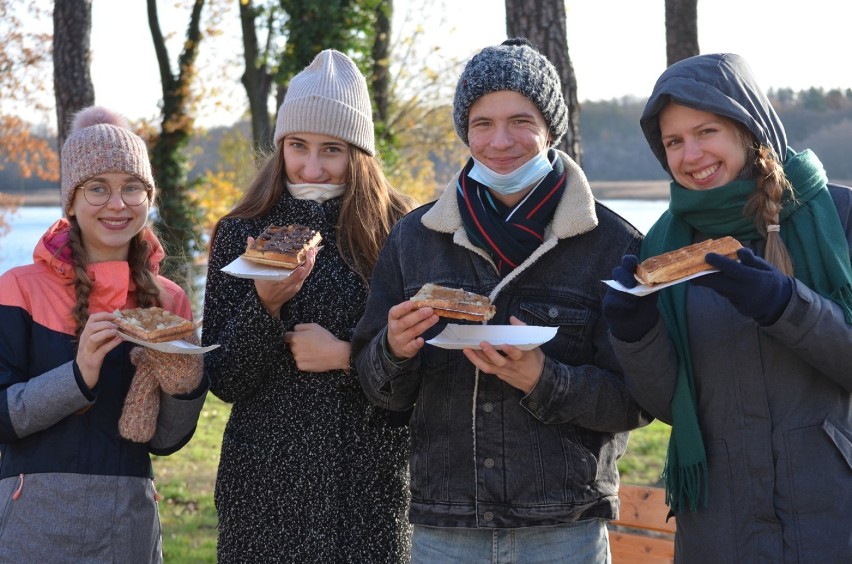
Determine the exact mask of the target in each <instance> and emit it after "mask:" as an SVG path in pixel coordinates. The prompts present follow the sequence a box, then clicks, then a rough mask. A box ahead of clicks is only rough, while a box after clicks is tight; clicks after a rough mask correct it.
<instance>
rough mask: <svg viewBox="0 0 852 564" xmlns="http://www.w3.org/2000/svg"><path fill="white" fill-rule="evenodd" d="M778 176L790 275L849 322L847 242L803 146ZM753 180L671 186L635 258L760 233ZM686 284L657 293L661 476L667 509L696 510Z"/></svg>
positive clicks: (703, 479)
mask: <svg viewBox="0 0 852 564" xmlns="http://www.w3.org/2000/svg"><path fill="white" fill-rule="evenodd" d="M787 154H788V157H787V162H786V163H785V164H784V173H785V174H786V176H787V178H788V179H789V180H790V183H791V184H792V185H793V191H794V193H795V196H794V198H795V199H793V196H791V195H789V194H788V195H787V196H785V199H784V202H783V203H784V207H783V211H782V213H781V222H780V223H781V238H782V240H783V241H784V244H785V245H786V246H787V250H788V251H789V253H790V257H791V259H792V262H793V269H794V275H795V277H796V278H797V279H799V280H801V281H802V282H804V283H805V284H806V285H807V286H808V287H809V288H812V289H813V290H814V291H816V292H817V293H818V294H820V295H821V296H824V297H826V298H828V299H830V300H832V301H834V302H836V303H837V304H838V305H839V306H840V307H841V308H842V309H843V312H844V314H845V316H846V321H847V323H850V324H852V266H850V263H849V246H848V243H847V241H846V235H845V233H844V232H843V227H842V226H841V224H840V218H839V216H838V213H837V208H836V207H835V205H834V201H833V200H832V199H831V195H830V194H829V192H828V188H827V186H826V184H827V182H828V179H827V177H826V174H825V171H824V170H823V167H822V164H821V163H820V162H819V160H818V159H817V157H816V156H815V155H814V154H813V153H812V152H811V151H809V150H806V151H803V152H801V153H796V152H794V151H792V150H790V149H788V150H787ZM754 190H755V182H754V180H738V181H734V182H731V183H730V184H726V185H725V186H721V187H719V188H714V189H712V190H687V189H686V188H683V187H682V186H680V185H679V184H677V183H675V182H672V183H671V202H670V204H669V209H668V210H667V211H666V212H664V213H663V215H662V216H661V217H660V219H659V220H658V221H657V222H656V223H655V224H654V226H653V227H652V228H651V229H650V230H649V231H648V235H647V236H646V237H645V240H644V242H643V243H642V258H646V257H649V256H654V255H657V254H660V253H663V252H666V251H671V250H673V249H677V248H680V247H683V246H685V245H689V244H690V243H692V242H694V234H695V233H696V232H699V233H703V234H704V235H707V236H710V237H713V238H716V237H722V236H724V235H731V236H733V237H734V238H736V239H738V240H740V241H753V240H756V239H759V238H761V237H762V236H761V235H760V233H759V232H758V231H757V229H756V228H755V226H754V221H753V218H751V217H745V216H744V215H743V207H744V206H745V203H746V200H747V199H748V197H749V196H750V195H751V194H752V193H753V192H754ZM687 288H688V284H676V285H674V286H671V287H669V288H666V289H664V290H662V291H661V292H660V297H659V301H658V307H659V308H660V312H661V314H662V317H663V319H664V321H665V324H666V328H667V329H668V333H669V335H670V336H671V339H672V341H673V342H674V345H675V348H676V350H677V353H678V356H679V365H678V374H677V382H676V385H675V392H674V396H673V397H672V432H671V438H670V440H669V448H668V454H667V456H666V462H665V468H664V470H663V478H664V480H665V483H666V502H667V503H668V505H669V507H671V509H672V510H673V511H675V512H677V511H679V510H681V509H689V510H690V511H696V510H697V509H698V507H699V505H703V506H706V505H707V503H708V499H709V485H708V483H707V455H706V453H705V451H704V442H703V440H702V437H701V429H700V427H699V423H698V414H697V407H696V406H697V401H696V394H695V382H694V379H693V370H692V358H691V355H690V351H689V336H688V334H687V318H686V292H687Z"/></svg>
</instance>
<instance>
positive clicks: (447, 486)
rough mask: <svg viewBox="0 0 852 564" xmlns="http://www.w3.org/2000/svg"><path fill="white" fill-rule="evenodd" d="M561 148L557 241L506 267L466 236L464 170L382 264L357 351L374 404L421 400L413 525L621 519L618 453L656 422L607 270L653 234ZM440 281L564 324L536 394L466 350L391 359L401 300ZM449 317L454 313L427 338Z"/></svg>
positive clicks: (395, 406) (533, 321)
mask: <svg viewBox="0 0 852 564" xmlns="http://www.w3.org/2000/svg"><path fill="white" fill-rule="evenodd" d="M561 158H562V159H563V161H564V162H565V165H566V170H567V173H568V179H567V189H566V191H565V194H564V196H563V197H562V200H561V201H560V203H559V205H558V207H557V209H556V211H555V213H554V217H553V219H552V221H551V223H550V225H548V228H547V230H546V233H545V240H544V242H543V243H542V245H541V246H540V247H539V248H538V249H537V250H536V251H534V252H533V254H532V255H531V256H530V257H529V258H528V259H527V260H526V261H525V262H524V263H523V264H521V265H520V266H519V267H518V268H516V269H515V270H514V271H513V272H511V273H510V274H508V275H507V276H505V277H504V278H502V279H501V277H500V276H499V274H498V273H497V270H496V268H495V266H494V263H493V262H492V261H491V259H490V257H489V256H488V255H487V253H486V252H485V251H484V250H482V249H480V248H478V247H476V246H474V245H473V244H472V243H471V242H470V241H469V239H468V238H467V234H466V233H465V230H464V226H463V225H462V222H461V217H460V215H459V210H458V205H457V203H456V194H455V190H456V180H455V179H454V180H453V181H452V182H451V183H450V184H449V186H448V187H447V189H446V190H445V191H444V194H443V195H442V196H441V197H440V198H439V200H437V201H436V202H434V203H432V204H429V205H426V206H423V207H421V208H419V209H417V210H415V211H413V212H411V213H410V214H409V215H408V216H406V217H405V218H404V219H403V220H402V221H400V222H399V223H398V224H397V225H396V226H395V227H394V229H393V232H392V233H391V235H390V237H389V238H388V240H387V242H386V243H385V247H384V249H383V250H382V253H381V256H380V258H379V261H378V264H377V265H376V268H375V270H374V272H373V278H372V281H371V290H370V297H369V299H368V302H367V308H366V312H365V315H364V316H363V318H362V319H361V322H360V323H359V324H358V327H357V328H356V332H355V337H354V339H353V356H354V357H355V360H356V362H357V366H358V372H359V374H360V378H361V384H362V386H363V387H364V389H365V392H366V394H367V396H368V397H369V398H370V399H371V401H373V402H374V403H375V404H376V405H378V406H380V407H384V408H387V409H391V410H397V411H403V410H407V409H411V408H412V407H413V412H412V415H411V419H410V422H409V425H410V427H411V438H412V452H411V460H410V472H411V493H412V500H411V508H410V513H409V518H410V520H411V522H412V523H415V524H421V525H429V526H438V527H485V528H514V527H529V526H546V525H556V524H560V523H568V522H573V521H576V520H578V519H585V518H595V517H598V518H605V519H610V518H614V517H616V516H617V513H618V500H617V490H618V471H617V469H616V461H617V459H618V458H619V457H620V456H621V455H622V454H623V453H624V450H625V448H626V445H627V432H628V431H629V430H630V429H633V428H636V427H639V426H641V425H644V424H646V423H648V421H649V419H647V418H646V416H645V415H644V412H642V411H641V410H640V408H639V407H638V405H637V404H636V403H635V402H634V401H633V400H632V399H631V397H630V396H629V395H628V393H627V389H626V387H625V383H624V379H623V377H622V371H621V369H620V367H619V364H618V362H617V360H616V358H615V356H614V353H613V350H612V348H611V345H610V343H609V339H608V334H607V330H606V326H605V322H604V320H603V318H602V316H601V313H600V308H601V300H602V296H603V293H604V285H603V284H602V283H601V280H602V279H607V278H609V277H610V273H611V271H612V268H613V266H614V265H616V264H618V263H619V261H620V260H621V257H622V256H623V255H624V254H627V253H634V254H635V253H636V252H637V251H638V249H639V245H640V240H641V235H640V234H639V232H638V231H637V230H636V229H635V228H633V226H631V225H630V224H629V223H627V222H626V221H625V220H624V219H623V218H621V217H620V216H618V215H617V214H615V213H614V212H613V211H611V210H610V209H608V208H607V207H606V206H603V205H602V204H600V203H598V202H596V201H595V200H594V198H593V197H592V194H591V190H590V189H589V185H588V182H587V181H586V178H585V176H584V175H583V173H582V171H580V169H579V167H578V166H577V165H576V164H575V163H574V162H573V161H572V160H570V159H569V158H568V157H567V155H564V154H561ZM427 282H432V283H435V284H440V285H444V286H450V287H455V288H464V289H465V290H468V291H471V292H476V293H479V294H484V295H488V296H489V297H490V298H491V300H492V302H493V303H494V305H495V306H496V309H497V313H496V315H495V317H494V318H493V319H492V320H491V321H490V323H491V324H494V325H506V324H509V317H510V316H512V315H514V316H516V317H518V318H519V319H521V320H522V321H524V322H525V323H527V324H529V325H539V326H551V327H553V326H555V327H558V331H557V334H556V337H555V338H553V339H552V340H550V341H548V342H546V343H545V344H543V345H541V349H542V351H543V352H544V354H545V357H546V358H545V363H544V368H543V371H542V374H541V377H540V379H539V381H538V383H537V384H536V386H535V387H534V389H533V390H532V391H531V392H530V393H529V394H524V393H523V392H521V391H520V390H518V389H516V388H513V387H511V386H509V385H508V384H506V383H504V382H503V381H502V380H500V379H499V378H497V377H496V376H493V375H488V374H480V373H479V372H478V370H477V369H476V368H475V367H474V365H473V364H471V363H470V362H469V361H468V360H467V359H466V358H465V356H464V355H463V353H462V351H460V350H447V349H442V348H438V347H435V346H432V345H429V344H427V345H425V346H424V347H423V348H422V349H421V350H420V351H419V353H418V354H417V356H415V357H413V358H411V359H408V360H405V361H403V362H401V363H395V362H393V361H392V360H391V359H390V357H389V356H388V355H387V353H386V348H385V347H386V345H385V329H386V325H387V315H388V310H389V309H390V308H391V307H392V306H394V305H396V304H399V303H401V302H403V301H405V300H406V299H409V298H410V297H411V296H413V295H414V294H415V293H416V292H417V290H419V289H420V287H421V286H423V284H425V283H427ZM453 321H454V322H455V321H456V320H453ZM445 326H446V322H445V321H444V320H443V319H442V321H441V322H439V323H438V324H437V325H436V326H435V327H432V328H431V329H430V330H429V331H427V332H426V333H425V334H424V335H423V337H424V338H426V339H430V338H432V337H434V336H435V335H437V334H438V333H439V332H440V331H441V330H443V329H444V327H445Z"/></svg>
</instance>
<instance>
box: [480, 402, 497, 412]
mask: <svg viewBox="0 0 852 564" xmlns="http://www.w3.org/2000/svg"><path fill="white" fill-rule="evenodd" d="M482 411H484V412H485V413H491V412H492V411H494V406H493V405H492V404H491V402H488V403H486V404H485V405H483V406H482Z"/></svg>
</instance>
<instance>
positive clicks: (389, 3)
mask: <svg viewBox="0 0 852 564" xmlns="http://www.w3.org/2000/svg"><path fill="white" fill-rule="evenodd" d="M392 18H393V0H385V1H384V2H381V3H380V4H379V5H378V6H377V7H376V37H375V40H374V42H373V76H372V77H371V78H372V80H371V82H372V90H373V101H374V103H375V105H376V113H375V116H374V118H375V119H374V120H373V121H374V122H375V124H376V133H377V137H378V139H377V140H378V143H379V146H380V147H382V148H383V149H384V150H383V151H382V152H383V153H387V151H388V150H389V149H390V148H391V147H392V146H393V132H392V131H391V130H390V129H389V128H388V118H389V116H390V102H389V99H390V37H391V19H392ZM387 156H388V155H385V157H387Z"/></svg>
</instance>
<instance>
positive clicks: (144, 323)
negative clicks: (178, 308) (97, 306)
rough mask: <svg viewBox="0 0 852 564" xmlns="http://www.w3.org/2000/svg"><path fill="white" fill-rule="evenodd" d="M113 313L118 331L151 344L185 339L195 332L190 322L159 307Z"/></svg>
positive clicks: (193, 325)
mask: <svg viewBox="0 0 852 564" xmlns="http://www.w3.org/2000/svg"><path fill="white" fill-rule="evenodd" d="M114 313H115V324H116V325H117V326H118V330H119V331H121V332H122V333H125V334H127V335H130V336H131V337H136V338H137V339H142V340H143V341H148V342H151V343H161V342H163V341H173V340H176V339H185V338H186V337H189V336H190V335H192V333H193V332H194V331H195V324H194V323H193V322H192V321H188V320H186V319H184V318H183V317H180V316H179V315H175V314H174V313H172V312H170V311H166V310H164V309H163V308H160V307H148V308H135V309H122V310H120V311H119V310H116V311H115V312H114Z"/></svg>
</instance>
